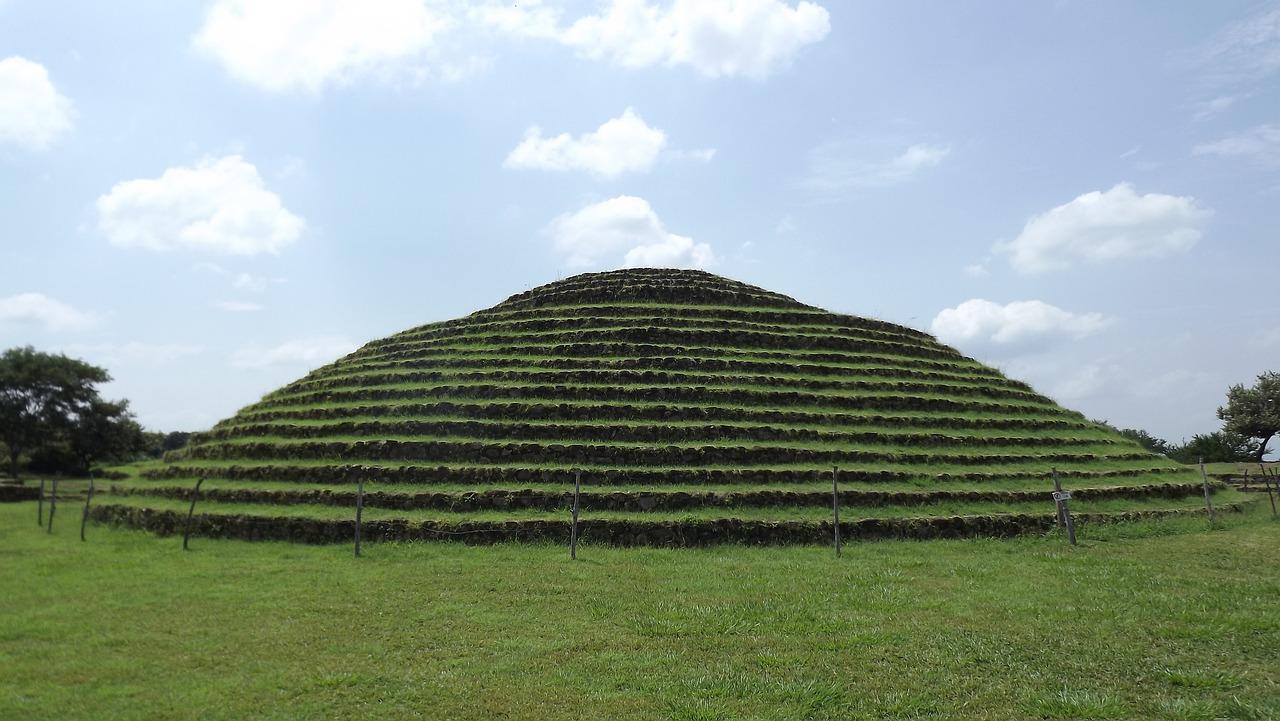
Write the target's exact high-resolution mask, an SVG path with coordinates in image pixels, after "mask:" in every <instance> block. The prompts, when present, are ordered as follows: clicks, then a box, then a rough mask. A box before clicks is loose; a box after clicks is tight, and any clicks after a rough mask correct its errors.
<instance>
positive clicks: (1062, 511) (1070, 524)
mask: <svg viewBox="0 0 1280 721" xmlns="http://www.w3.org/2000/svg"><path fill="white" fill-rule="evenodd" d="M1070 498H1071V492H1070V491H1064V490H1062V481H1060V480H1058V469H1057V468H1054V469H1053V502H1054V504H1055V505H1056V506H1057V507H1058V523H1059V524H1060V525H1063V526H1066V527H1067V539H1068V540H1070V541H1071V545H1073V546H1074V545H1076V524H1075V522H1074V521H1072V520H1071V509H1070V508H1068V507H1067V501H1068V500H1070Z"/></svg>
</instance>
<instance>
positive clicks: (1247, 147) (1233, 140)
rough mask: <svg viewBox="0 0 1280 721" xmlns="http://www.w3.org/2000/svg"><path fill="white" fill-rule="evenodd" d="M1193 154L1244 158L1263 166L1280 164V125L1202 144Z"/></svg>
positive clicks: (1265, 126)
mask: <svg viewBox="0 0 1280 721" xmlns="http://www.w3.org/2000/svg"><path fill="white" fill-rule="evenodd" d="M1192 152H1193V153H1194V154H1196V155H1218V156H1222V157H1227V158H1243V159H1246V160H1250V161H1252V162H1255V163H1260V164H1263V165H1276V164H1280V124H1275V125H1258V126H1255V127H1252V128H1249V129H1248V130H1245V131H1244V132H1241V133H1237V134H1235V135H1229V136H1227V137H1225V138H1219V139H1218V140H1214V141H1212V142H1208V143H1201V144H1199V145H1197V146H1195V147H1194V148H1193V149H1192Z"/></svg>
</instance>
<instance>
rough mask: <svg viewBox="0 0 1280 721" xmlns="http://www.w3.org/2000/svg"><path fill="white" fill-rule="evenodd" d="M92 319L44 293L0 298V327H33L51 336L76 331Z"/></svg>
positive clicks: (90, 316) (20, 294) (88, 323)
mask: <svg viewBox="0 0 1280 721" xmlns="http://www.w3.org/2000/svg"><path fill="white" fill-rule="evenodd" d="M92 323H93V316H92V315H90V314H89V313H85V312H83V311H81V310H78V309H76V308H75V307H73V306H71V305H69V304H67V303H63V302H62V301H60V300H55V299H54V298H50V297H49V296H47V295H45V294H43V293H19V294H17V295H11V296H9V297H7V298H0V325H6V324H32V325H38V326H41V327H43V328H44V329H45V330H48V331H51V332H58V331H66V330H79V329H81V328H85V327H87V326H89V325H91V324H92Z"/></svg>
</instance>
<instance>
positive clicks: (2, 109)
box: [0, 55, 74, 150]
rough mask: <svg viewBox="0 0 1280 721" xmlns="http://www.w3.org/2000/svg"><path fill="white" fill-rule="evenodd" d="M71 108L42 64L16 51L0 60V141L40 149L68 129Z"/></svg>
mask: <svg viewBox="0 0 1280 721" xmlns="http://www.w3.org/2000/svg"><path fill="white" fill-rule="evenodd" d="M73 112H74V111H73V107H72V104H71V101H70V100H68V99H67V98H66V97H64V96H63V95H62V94H61V93H59V92H58V89H57V88H55V87H54V86H53V82H52V81H51V80H49V72H48V71H47V70H45V68H44V66H43V65H41V64H40V63H37V62H32V61H31V60H27V59H26V58H22V57H18V56H16V55H15V56H13V57H8V58H5V59H4V60H0V143H13V144H15V145H19V146H22V147H24V148H28V149H30V150H43V149H45V148H47V147H49V146H50V145H51V144H53V142H54V141H55V140H57V139H58V138H59V137H60V136H62V135H64V134H65V133H67V132H68V131H70V130H71V119H72V113H73Z"/></svg>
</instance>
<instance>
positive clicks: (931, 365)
mask: <svg viewBox="0 0 1280 721" xmlns="http://www.w3.org/2000/svg"><path fill="white" fill-rule="evenodd" d="M588 351H590V352H588ZM659 353H660V354H661V355H663V356H669V355H678V356H686V357H690V358H707V359H724V358H741V359H745V360H752V359H756V360H759V359H765V360H773V361H790V360H795V361H800V362H804V363H819V362H821V363H824V364H825V363H835V364H842V363H843V364H851V363H856V362H858V361H859V359H866V362H875V363H883V364H887V363H897V364H899V365H900V366H901V367H902V368H904V369H911V368H924V369H928V370H936V371H952V372H955V373H968V374H971V375H974V376H990V377H993V378H1003V377H1004V375H1003V374H1001V373H1000V371H998V370H996V369H994V368H989V367H986V366H984V365H982V364H980V363H978V362H977V361H975V360H973V359H970V358H955V359H950V360H938V359H927V358H911V357H906V356H898V355H891V354H885V353H877V352H869V351H866V350H860V351H851V350H844V351H832V350H826V349H808V348H772V349H760V348H743V347H741V346H736V345H723V344H714V343H707V342H705V341H704V342H702V343H700V344H699V345H687V344H679V343H664V342H661V341H657V342H655V341H649V340H646V341H644V342H633V341H570V342H563V343H533V344H525V345H514V344H511V343H497V344H495V343H451V344H447V345H445V344H441V345H434V346H431V347H430V348H421V349H416V350H412V351H395V352H388V353H377V354H364V355H362V354H360V353H359V352H357V353H355V354H352V355H349V356H344V357H343V358H340V359H338V360H337V361H335V362H334V363H332V364H330V365H328V366H322V367H321V368H319V369H318V370H317V372H323V371H325V369H328V368H333V367H337V366H341V365H344V364H352V363H361V362H366V361H371V360H378V361H394V360H398V359H413V360H418V359H423V358H431V357H447V358H466V357H472V356H489V355H523V356H531V357H535V358H556V359H559V358H579V357H581V358H641V357H645V356H647V355H648V356H652V355H655V354H659Z"/></svg>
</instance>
